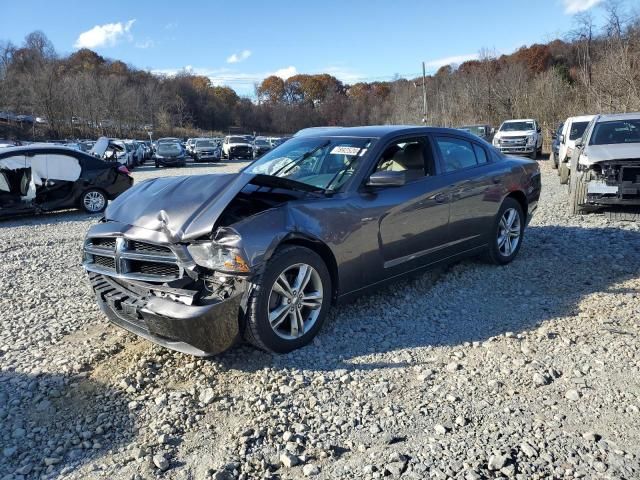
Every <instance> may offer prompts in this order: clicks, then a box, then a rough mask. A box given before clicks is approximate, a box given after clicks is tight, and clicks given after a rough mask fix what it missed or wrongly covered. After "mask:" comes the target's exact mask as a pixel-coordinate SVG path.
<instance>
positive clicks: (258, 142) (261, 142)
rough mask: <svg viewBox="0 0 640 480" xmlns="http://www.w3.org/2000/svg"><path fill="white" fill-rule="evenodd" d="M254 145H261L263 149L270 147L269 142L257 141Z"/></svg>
mask: <svg viewBox="0 0 640 480" xmlns="http://www.w3.org/2000/svg"><path fill="white" fill-rule="evenodd" d="M254 143H255V144H256V145H261V146H263V147H268V146H269V142H267V141H266V140H256V141H255V142H254Z"/></svg>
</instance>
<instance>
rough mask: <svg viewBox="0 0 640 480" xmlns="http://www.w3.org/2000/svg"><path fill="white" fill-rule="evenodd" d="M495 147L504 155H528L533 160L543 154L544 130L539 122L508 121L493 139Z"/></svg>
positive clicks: (503, 123) (532, 120) (526, 120)
mask: <svg viewBox="0 0 640 480" xmlns="http://www.w3.org/2000/svg"><path fill="white" fill-rule="evenodd" d="M493 146H494V147H496V148H498V149H500V151H501V152H502V153H504V154H507V155H509V154H516V155H528V156H529V157H531V158H532V159H533V160H535V159H536V158H538V155H540V154H541V153H542V129H541V128H540V125H539V124H538V122H537V120H534V119H533V118H523V119H518V120H506V121H504V122H502V125H500V128H499V129H498V131H497V132H496V134H495V135H494V137H493Z"/></svg>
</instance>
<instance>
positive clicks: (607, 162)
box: [569, 113, 640, 214]
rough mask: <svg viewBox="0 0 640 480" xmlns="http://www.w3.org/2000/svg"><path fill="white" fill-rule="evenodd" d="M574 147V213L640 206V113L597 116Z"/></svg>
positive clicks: (572, 198) (571, 178) (571, 184)
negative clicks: (605, 208)
mask: <svg viewBox="0 0 640 480" xmlns="http://www.w3.org/2000/svg"><path fill="white" fill-rule="evenodd" d="M575 147H576V151H575V152H574V154H573V155H572V157H571V172H570V182H569V189H570V190H569V206H570V211H571V213H573V214H579V213H587V212H589V211H593V210H597V209H600V208H603V207H607V206H609V207H610V206H636V207H638V206H640V113H625V114H610V115H597V116H596V117H595V118H594V119H593V120H591V122H590V123H589V125H588V126H587V128H586V130H585V132H584V134H583V136H582V138H580V139H578V140H577V141H576V144H575Z"/></svg>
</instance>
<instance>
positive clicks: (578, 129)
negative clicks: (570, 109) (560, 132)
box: [569, 122, 589, 140]
mask: <svg viewBox="0 0 640 480" xmlns="http://www.w3.org/2000/svg"><path fill="white" fill-rule="evenodd" d="M587 125H589V122H573V123H572V124H571V131H570V132H569V140H575V139H576V138H580V137H582V134H583V133H584V131H585V129H586V128H587Z"/></svg>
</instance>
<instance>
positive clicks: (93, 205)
mask: <svg viewBox="0 0 640 480" xmlns="http://www.w3.org/2000/svg"><path fill="white" fill-rule="evenodd" d="M107 203H108V199H107V195H106V194H105V193H104V192H103V191H102V190H99V189H97V188H91V189H89V190H87V191H86V192H83V193H82V195H81V196H80V207H81V208H82V209H83V210H84V211H85V212H87V213H102V212H104V211H105V210H106V208H107Z"/></svg>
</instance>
